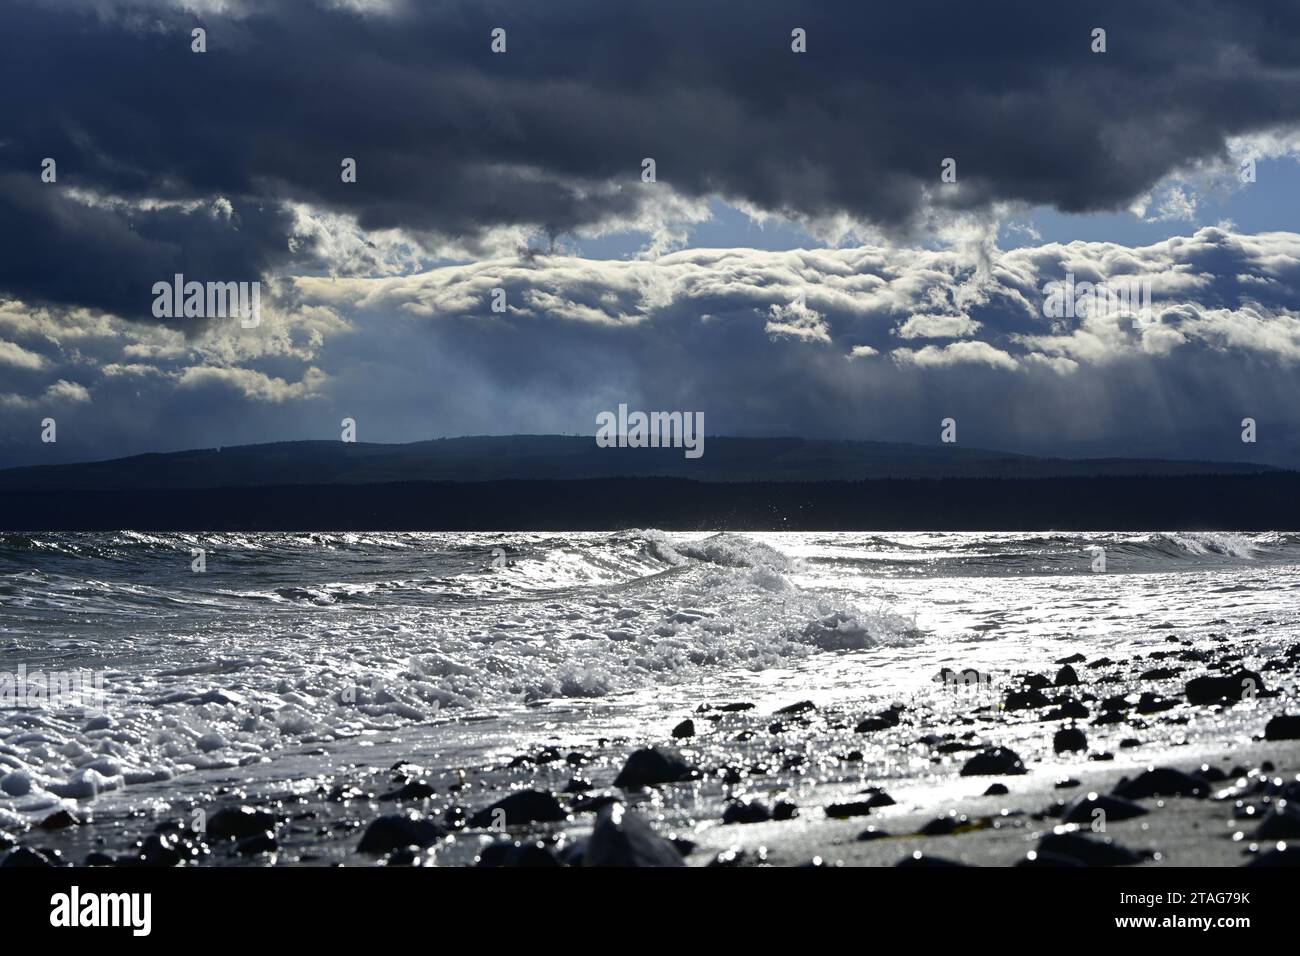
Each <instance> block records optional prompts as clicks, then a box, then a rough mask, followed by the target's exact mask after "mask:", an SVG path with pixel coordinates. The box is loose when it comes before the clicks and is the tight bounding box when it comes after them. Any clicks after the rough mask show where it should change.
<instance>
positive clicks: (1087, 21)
mask: <svg viewBox="0 0 1300 956" xmlns="http://www.w3.org/2000/svg"><path fill="white" fill-rule="evenodd" d="M360 6H364V5H363V4H350V5H349V4H313V3H307V2H302V0H286V2H278V3H276V2H269V0H268V2H265V3H258V4H249V5H247V6H240V5H238V4H236V5H232V9H233V10H234V15H233V16H218V15H200V16H199V17H197V18H196V17H195V16H194V15H192V14H189V13H185V12H183V11H180V10H178V9H175V8H174V7H172V6H170V5H168V4H164V3H160V2H144V0H141V2H121V3H115V2H108V0H106V2H103V3H99V4H96V5H95V6H94V7H93V8H92V9H93V10H94V11H95V12H84V11H82V10H81V9H79V8H78V7H76V6H73V5H70V4H67V3H53V4H51V3H39V2H30V0H19V2H16V3H11V4H9V5H8V6H7V9H6V11H5V14H4V27H5V29H4V30H3V32H2V33H0V86H2V87H3V89H4V90H5V105H4V109H5V123H4V127H3V130H0V140H3V146H2V147H0V184H2V188H0V223H3V225H4V231H5V239H4V240H3V241H4V243H5V246H4V248H3V249H0V291H7V292H10V293H17V294H21V295H23V296H24V297H27V298H29V299H32V300H35V301H42V300H44V301H60V302H81V303H85V304H90V305H96V306H101V307H106V308H113V309H122V310H126V311H127V312H129V307H128V306H129V303H130V302H133V301H135V296H136V293H135V291H134V290H135V288H136V284H137V283H138V282H139V281H140V280H141V279H147V280H149V281H153V280H155V279H157V278H162V277H165V276H167V275H169V274H170V273H171V271H173V270H179V269H180V267H181V266H185V267H186V271H189V272H194V273H200V272H201V273H206V274H212V273H218V272H219V273H222V275H221V276H220V278H240V277H242V276H243V274H244V273H246V272H251V271H255V270H259V269H262V270H265V269H269V268H274V267H275V266H277V265H279V264H282V263H283V262H285V261H287V257H288V255H289V245H290V238H291V235H292V228H291V226H290V222H289V218H288V217H286V216H282V215H280V216H277V214H276V209H277V206H278V204H280V203H283V202H298V203H305V204H309V205H310V206H311V207H314V208H317V209H323V210H331V211H335V212H339V213H345V214H349V215H353V216H355V217H356V218H357V220H358V222H359V224H360V226H361V227H362V228H363V229H365V230H378V229H387V228H400V229H403V230H407V231H409V232H412V233H415V234H420V235H424V236H427V237H429V238H430V241H431V242H432V243H433V244H434V245H435V246H436V245H437V243H438V242H440V241H445V242H454V243H456V244H457V245H458V247H459V248H462V249H469V250H471V251H472V250H473V249H474V248H475V243H476V242H478V241H480V240H482V239H484V237H485V236H487V235H488V234H489V233H490V232H491V230H493V229H494V228H497V227H505V226H522V227H527V228H530V229H538V230H541V231H544V232H549V233H551V234H562V233H566V232H572V231H575V230H580V229H583V228H587V227H593V226H597V225H600V224H607V223H614V222H628V221H635V220H636V217H637V216H638V214H639V210H640V209H641V207H642V205H643V203H645V202H646V201H647V199H648V198H650V197H652V196H654V195H655V194H654V192H653V190H655V189H656V187H655V186H647V185H644V184H642V183H641V182H640V176H639V174H640V161H641V159H642V158H643V157H645V156H652V157H654V158H655V159H656V161H657V164H658V175H659V180H660V182H659V184H658V185H659V186H660V187H664V189H665V190H667V189H671V190H672V191H674V192H676V193H677V194H679V195H682V196H686V197H705V196H721V197H723V198H724V199H727V200H730V201H733V202H740V203H747V204H751V205H753V206H755V207H757V208H759V209H762V210H766V211H773V212H779V213H783V214H786V215H791V216H796V217H803V218H807V219H825V218H829V217H834V216H840V215H847V216H849V217H852V218H854V219H856V220H859V221H862V222H866V223H871V224H875V225H878V226H882V227H884V228H887V229H893V230H898V231H900V232H906V231H907V230H908V229H909V228H910V227H912V226H914V225H915V224H916V220H917V217H918V213H920V212H921V211H922V210H923V208H924V204H925V202H926V200H925V194H926V193H927V192H928V194H929V200H928V201H929V203H930V204H931V205H937V206H939V207H944V206H947V207H953V208H958V209H982V208H984V207H986V206H987V205H988V204H990V203H992V202H997V201H1008V200H1024V201H1027V202H1030V203H1047V204H1052V205H1055V206H1058V207H1059V208H1061V209H1064V210H1070V211H1077V210H1087V209H1102V208H1114V207H1116V206H1119V205H1123V204H1125V203H1126V202H1128V201H1129V200H1131V199H1132V198H1133V197H1134V196H1136V195H1138V194H1140V193H1142V192H1143V191H1144V190H1146V189H1148V188H1149V187H1151V186H1152V184H1154V183H1155V182H1157V181H1158V180H1159V179H1160V178H1161V177H1163V176H1164V175H1166V174H1168V173H1169V172H1171V171H1172V170H1174V169H1177V168H1179V167H1183V166H1185V165H1187V164H1189V163H1193V162H1195V161H1198V160H1207V159H1216V158H1222V157H1223V156H1224V154H1225V152H1224V151H1225V147H1224V143H1225V138H1226V137H1229V136H1232V135H1235V134H1240V133H1245V132H1249V131H1253V130H1260V129H1265V128H1268V127H1272V126H1274V125H1278V124H1286V123H1291V122H1293V121H1295V120H1296V119H1297V117H1300V71H1297V70H1296V69H1295V67H1296V66H1297V65H1300V7H1298V6H1297V5H1296V4H1294V3H1292V2H1272V3H1259V4H1251V5H1232V4H1226V3H1225V4H1211V3H1198V2H1186V0H1178V2H1173V0H1160V2H1150V3H1143V4H1132V3H1115V4H1105V3H1095V4H1088V5H1086V7H1085V5H1076V4H1048V3H1042V2H1032V3H997V4H956V3H951V2H946V0H945V2H908V3H898V4H894V5H890V6H886V5H877V4H871V5H868V4H847V3H845V4H831V5H817V6H813V5H808V6H807V8H800V7H798V6H795V5H791V4H788V3H783V2H777V0H762V2H753V3H746V4H740V3H724V4H701V3H698V2H694V0H691V2H686V0H660V2H654V3H648V2H631V3H618V4H611V3H608V2H606V0H575V2H569V3H562V4H533V3H529V4H525V3H468V2H463V3H462V2H438V3H414V2H412V3H396V4H393V5H391V6H384V5H377V6H379V7H380V9H379V10H378V12H370V13H359V12H357V10H356V9H355V8H356V7H360ZM198 24H201V25H203V26H204V27H205V28H206V29H207V30H208V46H209V52H208V53H206V54H203V55H197V54H193V53H191V52H190V49H189V44H190V41H189V31H190V29H191V27H193V26H195V25H198ZM497 26H501V27H505V28H506V29H507V30H508V43H509V52H508V53H506V54H505V55H493V54H492V53H491V52H490V51H489V46H488V44H489V33H490V31H491V30H492V28H494V27H497ZM795 26H799V27H803V28H805V29H806V30H807V31H808V38H809V39H808V49H809V52H808V53H807V54H805V55H796V54H793V53H791V52H790V47H789V43H790V30H791V29H792V28H793V27H795ZM1095 26H1101V27H1105V28H1106V30H1107V31H1108V38H1107V39H1108V52H1106V53H1105V54H1093V53H1091V52H1090V50H1089V43H1090V31H1091V29H1092V28H1093V27H1095ZM46 156H53V157H56V158H57V159H58V161H59V171H60V176H59V183H58V185H56V186H50V185H45V184H42V183H40V182H39V179H38V171H39V164H40V160H41V159H42V158H43V157H46ZM345 156H346V157H354V158H356V160H357V161H358V165H359V181H358V182H357V183H356V184H343V183H341V182H340V179H339V163H340V160H341V159H342V158H343V157H345ZM945 157H953V158H955V159H956V160H957V163H958V179H959V188H957V189H955V190H953V189H951V188H944V187H942V186H941V185H940V182H939V164H940V161H941V160H942V159H943V158H945ZM71 189H78V190H82V191H85V192H89V193H93V194H96V195H100V196H115V197H121V198H123V199H126V200H142V199H163V200H171V201H178V202H187V201H192V200H211V199H213V198H215V197H218V196H220V197H225V198H226V199H228V200H229V201H230V202H231V203H232V204H233V206H234V208H235V210H236V211H237V214H238V218H239V221H240V223H241V224H242V225H241V228H238V229H236V228H227V227H225V226H224V225H222V224H220V223H218V222H217V221H216V220H214V219H213V218H212V217H210V216H204V215H202V214H195V213H192V212H191V213H177V212H174V211H173V212H170V213H168V212H165V211H161V212H144V211H140V210H137V211H136V212H135V213H134V214H133V215H132V216H131V217H129V219H128V215H127V213H126V212H124V211H123V210H121V209H103V208H87V207H85V206H84V205H82V206H78V205H76V200H75V199H72V198H70V197H69V196H68V195H67V191H68V190H71ZM295 249H296V254H297V255H298V256H299V257H300V258H306V257H308V256H310V254H311V253H312V252H313V249H312V247H311V244H310V243H306V244H303V243H299V244H297V245H296V246H295ZM43 250H48V254H46V252H44V251H43ZM316 251H319V250H316Z"/></svg>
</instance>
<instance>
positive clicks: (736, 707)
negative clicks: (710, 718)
mask: <svg viewBox="0 0 1300 956" xmlns="http://www.w3.org/2000/svg"><path fill="white" fill-rule="evenodd" d="M753 709H754V705H753V704H747V703H735V704H722V705H720V706H719V707H718V710H720V711H722V712H723V713H724V714H736V713H739V712H740V711H742V710H753Z"/></svg>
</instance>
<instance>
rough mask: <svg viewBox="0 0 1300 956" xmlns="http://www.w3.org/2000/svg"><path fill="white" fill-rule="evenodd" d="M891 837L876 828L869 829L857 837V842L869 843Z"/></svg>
mask: <svg viewBox="0 0 1300 956" xmlns="http://www.w3.org/2000/svg"><path fill="white" fill-rule="evenodd" d="M887 836H889V833H888V832H886V831H885V830H878V829H876V828H875V827H867V828H866V829H865V830H863V831H862V832H861V833H859V834H858V835H857V840H858V841H859V842H861V843H867V842H869V841H871V840H880V839H883V838H884V837H887Z"/></svg>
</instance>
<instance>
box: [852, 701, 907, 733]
mask: <svg viewBox="0 0 1300 956" xmlns="http://www.w3.org/2000/svg"><path fill="white" fill-rule="evenodd" d="M902 713H903V705H902V704H894V705H893V706H892V707H889V708H887V709H885V710H882V711H881V712H880V713H878V714H876V715H875V716H874V717H865V718H863V719H862V720H860V721H858V724H857V726H856V727H854V728H853V732H854V733H857V734H869V733H873V732H874V731H877V730H887V729H888V728H890V727H897V726H898V722H899V719H900V715H901V714H902Z"/></svg>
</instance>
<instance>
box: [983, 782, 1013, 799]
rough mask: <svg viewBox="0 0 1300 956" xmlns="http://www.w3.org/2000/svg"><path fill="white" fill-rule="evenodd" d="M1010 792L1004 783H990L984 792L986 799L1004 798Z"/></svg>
mask: <svg viewBox="0 0 1300 956" xmlns="http://www.w3.org/2000/svg"><path fill="white" fill-rule="evenodd" d="M1010 792H1011V791H1010V790H1008V789H1007V785H1006V784H1005V783H991V784H989V788H988V789H987V790H985V791H984V796H986V797H1005V796H1006V795H1007V794H1009V793H1010Z"/></svg>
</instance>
